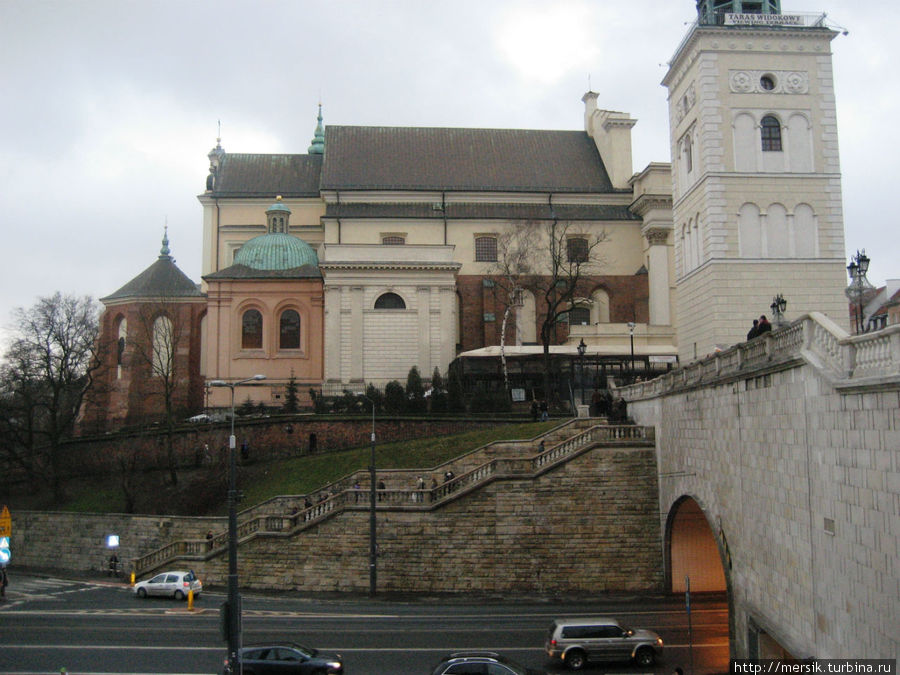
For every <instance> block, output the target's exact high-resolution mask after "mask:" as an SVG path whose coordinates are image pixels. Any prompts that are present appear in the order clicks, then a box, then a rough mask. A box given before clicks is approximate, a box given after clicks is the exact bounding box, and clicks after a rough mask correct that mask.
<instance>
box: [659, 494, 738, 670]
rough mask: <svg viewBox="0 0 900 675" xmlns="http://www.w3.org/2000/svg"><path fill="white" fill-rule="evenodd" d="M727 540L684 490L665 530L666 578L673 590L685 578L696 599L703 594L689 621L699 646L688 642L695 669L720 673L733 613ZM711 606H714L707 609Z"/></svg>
mask: <svg viewBox="0 0 900 675" xmlns="http://www.w3.org/2000/svg"><path fill="white" fill-rule="evenodd" d="M726 541H727V540H726V539H725V535H724V533H719V532H716V531H714V530H713V528H712V525H711V523H710V522H709V521H708V520H707V518H706V515H705V514H704V512H703V509H702V508H701V507H700V504H698V503H697V501H696V500H695V499H694V498H692V497H690V496H686V495H685V496H682V497H680V498H679V499H678V500H676V501H675V503H674V504H673V505H672V507H671V509H670V510H669V515H668V518H667V520H666V532H665V556H666V583H667V585H668V587H669V590H670V591H671V592H672V593H684V592H685V590H686V589H687V579H688V578H690V590H691V595H692V596H693V597H694V598H695V600H698V601H699V599H700V597H702V598H704V600H703V601H702V602H701V603H700V604H701V606H702V607H703V609H702V610H700V612H699V613H698V612H697V610H695V611H694V612H693V614H694V618H695V622H694V626H695V628H696V629H699V630H700V632H701V633H702V634H703V635H704V638H703V639H702V640H701V643H702V645H699V644H696V643H694V642H693V641H690V644H689V645H688V646H689V648H690V651H689V655H690V663H691V670H692V671H694V672H725V671H727V669H728V659H729V657H730V656H731V651H732V646H733V637H734V612H733V609H732V598H731V593H730V592H729V591H730V589H729V585H730V577H729V574H728V571H727V570H726V569H725V567H726V564H727V563H724V564H723V561H726V560H727V559H728V553H727V543H725V542H726ZM720 542H721V544H720ZM695 594H697V595H695ZM722 600H724V603H723V602H722ZM710 602H711V603H713V604H712V605H710V604H709V603H710ZM713 606H715V607H717V608H718V609H716V610H713V609H711V607H713ZM695 657H696V659H697V663H696V664H695V660H694V659H695ZM673 658H675V654H673ZM695 665H696V667H697V670H695Z"/></svg>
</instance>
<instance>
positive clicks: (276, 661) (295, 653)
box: [223, 642, 344, 675]
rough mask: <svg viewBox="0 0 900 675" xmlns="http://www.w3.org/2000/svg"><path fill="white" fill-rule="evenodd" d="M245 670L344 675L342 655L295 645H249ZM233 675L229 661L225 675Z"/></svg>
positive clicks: (264, 674) (256, 674) (248, 673)
mask: <svg viewBox="0 0 900 675" xmlns="http://www.w3.org/2000/svg"><path fill="white" fill-rule="evenodd" d="M241 671H242V672H243V673H244V675H270V674H271V675H281V674H282V673H303V674H306V673H315V675H325V674H326V673H327V674H328V675H332V674H335V673H343V672H344V663H343V659H342V658H341V655H340V654H326V653H324V652H320V651H319V650H318V649H312V648H310V647H304V646H302V645H298V644H296V643H295V642H277V643H269V644H261V645H248V646H247V647H243V648H242V649H241ZM232 672H233V668H232V664H231V663H230V662H229V661H228V659H226V660H225V669H224V671H223V673H224V675H230V674H231V673H232Z"/></svg>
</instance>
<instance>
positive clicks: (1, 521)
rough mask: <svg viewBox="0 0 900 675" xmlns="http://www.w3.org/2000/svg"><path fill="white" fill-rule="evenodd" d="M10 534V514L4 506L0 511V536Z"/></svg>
mask: <svg viewBox="0 0 900 675" xmlns="http://www.w3.org/2000/svg"><path fill="white" fill-rule="evenodd" d="M11 536H12V516H11V515H9V509H8V508H7V507H6V506H4V507H3V511H0V537H11Z"/></svg>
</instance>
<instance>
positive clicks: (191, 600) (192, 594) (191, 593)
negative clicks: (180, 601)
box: [188, 588, 194, 612]
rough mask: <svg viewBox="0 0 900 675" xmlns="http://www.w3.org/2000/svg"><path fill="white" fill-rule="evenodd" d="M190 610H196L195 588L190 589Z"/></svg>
mask: <svg viewBox="0 0 900 675" xmlns="http://www.w3.org/2000/svg"><path fill="white" fill-rule="evenodd" d="M188 611H189V612H193V611H194V589H193V588H192V589H191V590H189V591H188Z"/></svg>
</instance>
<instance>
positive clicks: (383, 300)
mask: <svg viewBox="0 0 900 675" xmlns="http://www.w3.org/2000/svg"><path fill="white" fill-rule="evenodd" d="M375 309H406V303H405V302H403V298H401V297H400V296H399V295H397V294H396V293H382V294H381V295H379V296H378V299H377V300H376V301H375Z"/></svg>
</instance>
